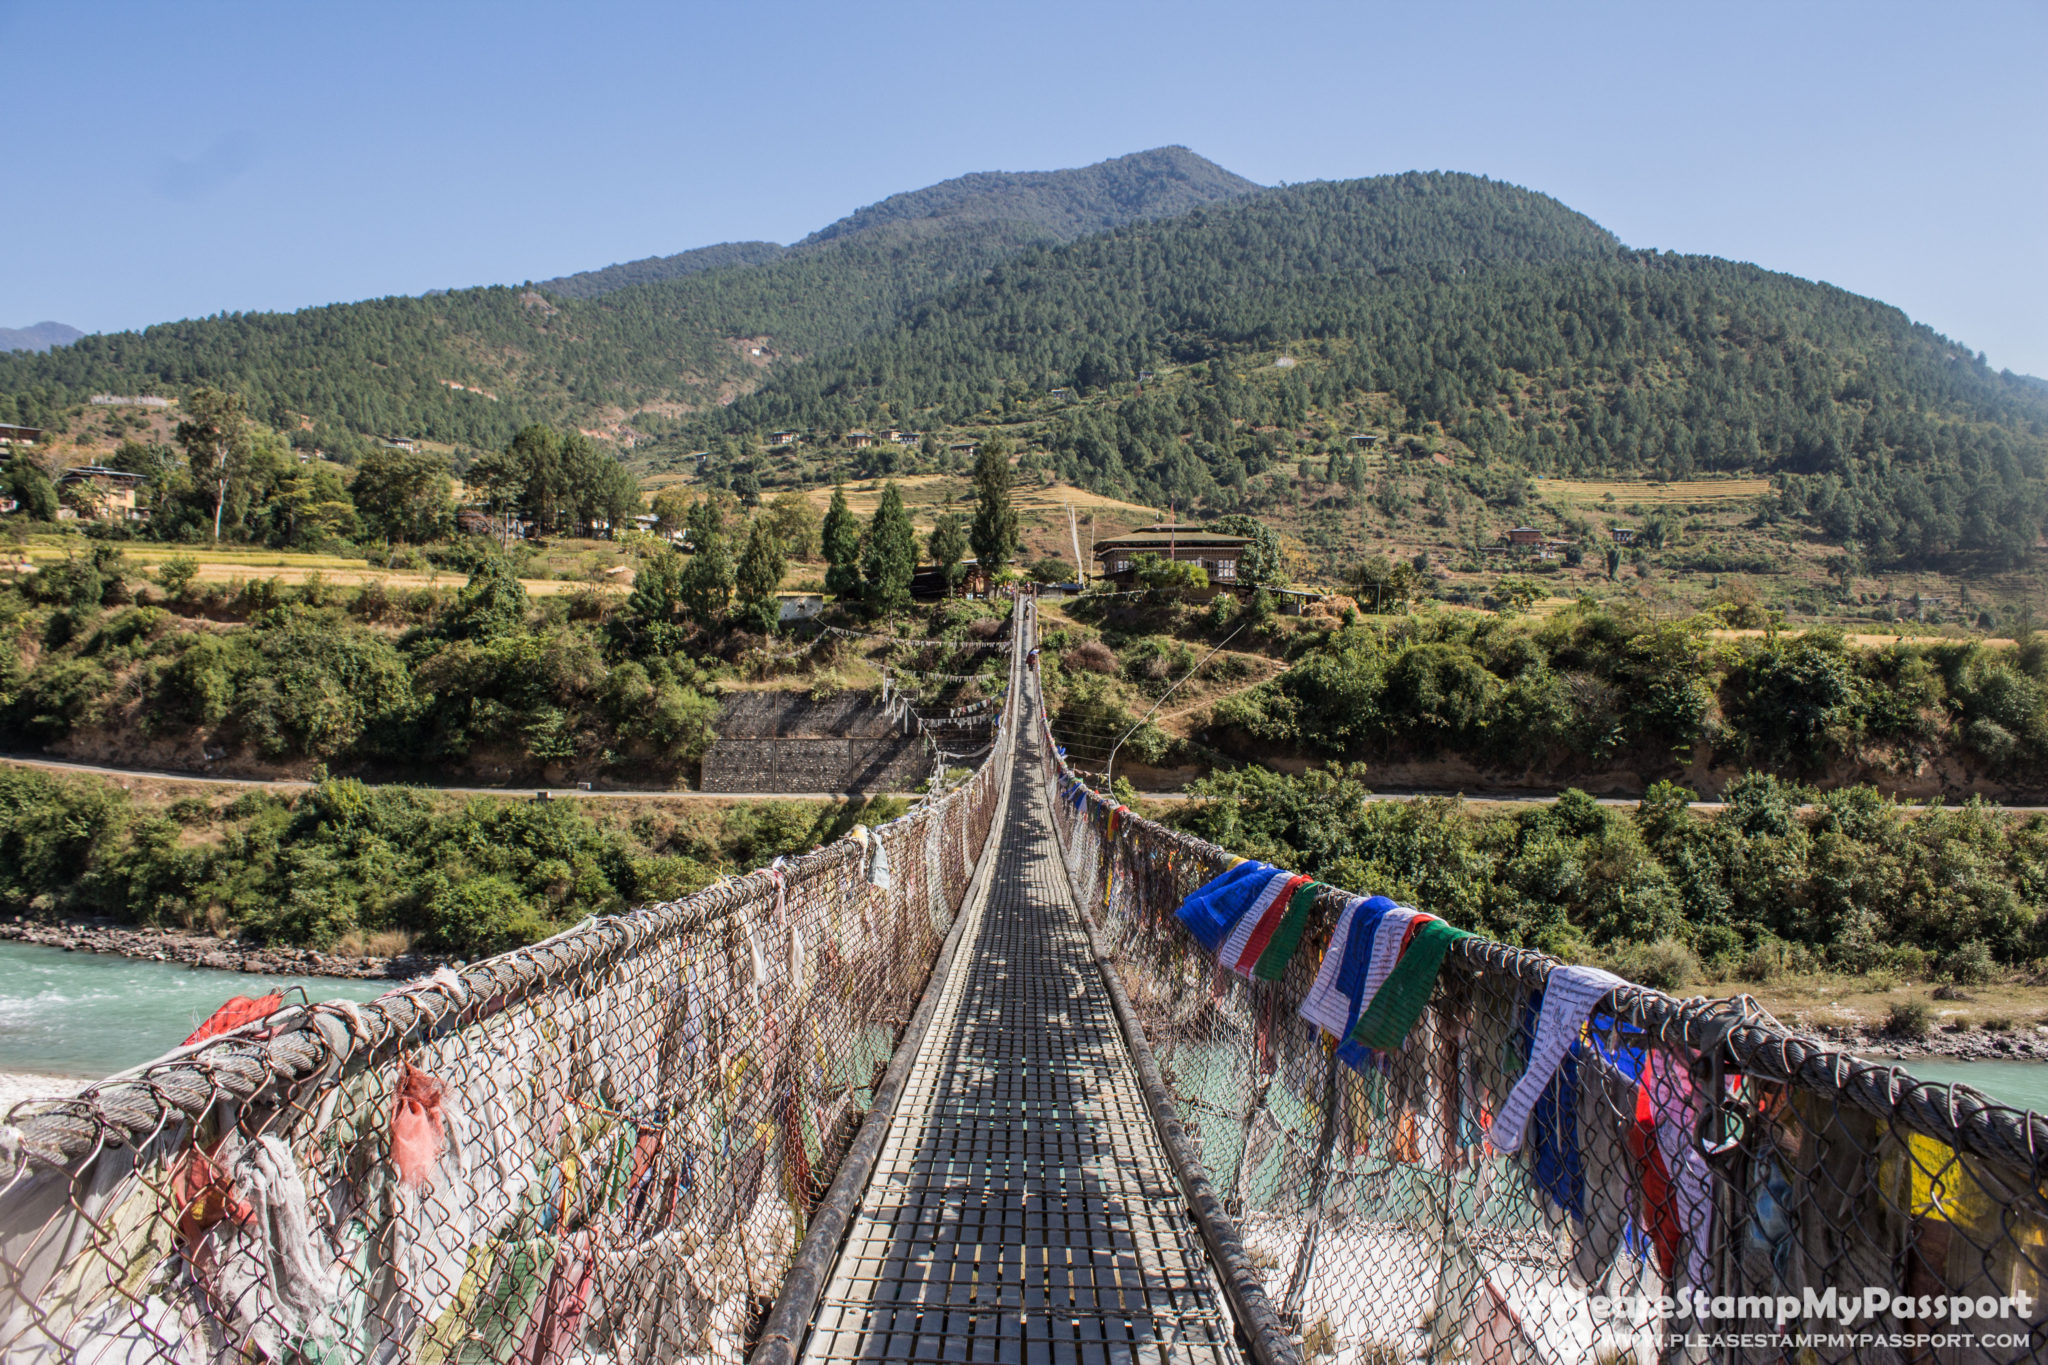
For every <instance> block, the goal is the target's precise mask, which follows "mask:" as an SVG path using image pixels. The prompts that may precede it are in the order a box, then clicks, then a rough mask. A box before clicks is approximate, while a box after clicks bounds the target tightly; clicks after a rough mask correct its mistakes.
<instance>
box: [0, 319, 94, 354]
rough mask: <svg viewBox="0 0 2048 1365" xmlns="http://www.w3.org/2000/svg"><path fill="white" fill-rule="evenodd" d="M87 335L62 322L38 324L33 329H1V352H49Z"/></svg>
mask: <svg viewBox="0 0 2048 1365" xmlns="http://www.w3.org/2000/svg"><path fill="white" fill-rule="evenodd" d="M84 335H85V333H83V332H81V331H79V330H78V329H77V328H76V327H67V326H66V325H64V324H63V323H61V322H38V323H36V324H35V325H34V326H33V327H0V351H47V350H49V349H50V348H51V347H52V346H64V345H68V344H70V343H71V342H74V341H76V340H78V339H79V338H80V337H82V336H84Z"/></svg>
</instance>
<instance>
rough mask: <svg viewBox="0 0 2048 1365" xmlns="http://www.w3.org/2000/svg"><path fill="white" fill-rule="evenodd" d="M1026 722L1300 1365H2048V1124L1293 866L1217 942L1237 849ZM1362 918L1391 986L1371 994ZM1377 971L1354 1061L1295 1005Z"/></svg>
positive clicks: (1122, 963)
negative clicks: (1117, 800) (1251, 918)
mask: <svg viewBox="0 0 2048 1365" xmlns="http://www.w3.org/2000/svg"><path fill="white" fill-rule="evenodd" d="M1031 723H1033V724H1036V725H1038V726H1040V727H1041V729H1042V731H1043V733H1044V737H1045V740H1046V743H1045V744H1044V745H1042V746H1040V747H1041V752H1042V753H1043V754H1045V755H1046V758H1045V760H1044V773H1043V778H1044V780H1045V781H1046V782H1047V783H1048V784H1050V786H1051V787H1052V789H1053V796H1054V800H1053V806H1054V810H1055V812H1056V813H1055V817H1054V820H1055V824H1056V826H1057V833H1058V838H1059V843H1060V846H1061V849H1062V851H1063V854H1064V857H1065V859H1066V864H1067V868H1068V872H1069V875H1070V876H1071V878H1072V880H1073V884H1074V888H1075V892H1076V896H1077V899H1079V901H1080V902H1081V904H1082V905H1083V906H1084V908H1085V909H1086V910H1087V912H1088V913H1090V914H1091V915H1092V916H1093V917H1094V919H1095V921H1096V930H1097V933H1098V936H1099V938H1100V940H1101V941H1102V943H1103V945H1104V951H1105V954H1106V957H1107V960H1108V962H1109V965H1110V967H1111V970H1112V971H1113V972H1114V973H1115V974H1116V975H1117V977H1118V979H1119V981H1120V982H1121V984H1122V987H1123V990H1124V993H1125V995H1126V996H1127V997H1128V998H1129V1000H1130V1001H1131V1003H1132V1007H1133V1010H1134V1011H1135V1013H1136V1015H1137V1016H1138V1019H1139V1020H1140V1022H1141V1024H1142V1027H1143V1031H1144V1034H1145V1037H1146V1040H1147V1041H1148V1043H1149V1045H1150V1047H1151V1049H1152V1051H1153V1054H1154V1056H1155V1058H1156V1060H1157V1064H1158V1067H1159V1071H1160V1073H1161V1075H1162V1077H1163V1078H1164V1080H1165V1083H1166V1085H1167V1086H1168V1088H1169V1089H1170V1090H1171V1092H1172V1095H1173V1099H1174V1102H1175V1104H1176V1106H1177V1109H1178V1113H1179V1116H1180V1118H1181V1121H1182V1123H1183V1124H1184V1126H1185V1128H1186V1130H1187V1131H1188V1133H1189V1134H1190V1135H1191V1136H1192V1137H1193V1139H1194V1142H1195V1145H1196V1146H1197V1148H1198V1150H1199V1154H1200V1159H1201V1162H1202V1164H1203V1166H1204V1167H1206V1171H1207V1173H1208V1177H1209V1179H1210V1181H1211V1182H1212V1183H1213V1185H1214V1187H1215V1188H1216V1190H1217V1191H1218V1192H1219V1193H1220V1194H1221V1196H1222V1198H1223V1201H1224V1205H1225V1208H1226V1210H1227V1212H1228V1213H1229V1214H1230V1215H1231V1217H1232V1218H1234V1219H1235V1221H1236V1224H1237V1232H1238V1233H1239V1235H1240V1237H1241V1239H1242V1242H1243V1244H1244V1246H1245V1248H1246V1250H1247V1252H1248V1253H1249V1258H1250V1260H1251V1262H1252V1264H1253V1265H1254V1266H1256V1267H1257V1268H1258V1270H1259V1273H1260V1274H1261V1275H1262V1277H1263V1283H1264V1288H1265V1291H1266V1294H1267V1296H1268V1297H1269V1298H1270V1300H1271V1302H1272V1303H1273V1304H1274V1306H1275V1308H1276V1310H1277V1312H1278V1315H1279V1317H1280V1319H1281V1324H1282V1326H1283V1327H1284V1328H1285V1329H1286V1330H1287V1331H1288V1332H1289V1333H1290V1334H1291V1335H1292V1336H1293V1338H1294V1340H1295V1341H1296V1343H1297V1344H1298V1346H1299V1349H1300V1352H1301V1355H1302V1357H1303V1358H1304V1359H1305V1360H1308V1361H1311V1362H1313V1361H1340V1362H1346V1363H1347V1365H1350V1363H1353V1362H1355V1363H1356V1365H1382V1363H1383V1362H1386V1363H1390V1362H1397V1361H1474V1362H1487V1363H1488V1365H1492V1363H1493V1362H1510V1361H1513V1362H1602V1363H1603V1365H1607V1363H1611V1362H1623V1361H1641V1362H1651V1361H1759V1362H1761V1361H1797V1362H1801V1365H1807V1363H1809V1362H1836V1361H1841V1362H1849V1361H1876V1362H1899V1363H1900V1365H1905V1363H1906V1362H1914V1363H1916V1365H1917V1363H1918V1362H1941V1363H1942V1365H1947V1363H1948V1362H1966V1361H1968V1362H1975V1361H2021V1360H2036V1359H2041V1358H2043V1357H2044V1356H2048V1327H2044V1319H2048V1311H2044V1310H2048V1303H2044V1301H2043V1294H2044V1292H2048V1291H2044V1286H2043V1280H2044V1277H2048V1184H2044V1177H2048V1121H2044V1120H2043V1119H2042V1118H2040V1117H2038V1116H2036V1115H2033V1114H2031V1113H2022V1112H2018V1111H2015V1110H2012V1109H2009V1108H2005V1107H2002V1106H1999V1105H1996V1104H1994V1103H1992V1102H1991V1101H1990V1100H1988V1099H1986V1098H1985V1097H1984V1096H1983V1095H1982V1094H1980V1093H1978V1092H1977V1091H1975V1090H1973V1089H1971V1088H1969V1087H1968V1086H1962V1085H1955V1086H1949V1085H1935V1084H1929V1083H1925V1082H1921V1081H1917V1080H1915V1079H1914V1078H1913V1077H1912V1076H1910V1075H1908V1074H1907V1073H1906V1072H1905V1071H1904V1070H1902V1069H1900V1068H1899V1067H1896V1066H1882V1065H1875V1064H1872V1063H1869V1062H1865V1061H1862V1060H1859V1059H1856V1058H1853V1057H1850V1056H1848V1055H1846V1054H1844V1053H1841V1052H1839V1051H1837V1050H1834V1049H1832V1048H1831V1047H1830V1046H1829V1045H1828V1044H1826V1043H1823V1042H1820V1041H1816V1040H1814V1039H1810V1038H1803V1037H1799V1036H1796V1035H1794V1034H1792V1033H1790V1032H1789V1031H1787V1030H1786V1029H1784V1028H1783V1027H1781V1026H1780V1025H1779V1024H1778V1023H1777V1022H1776V1021H1775V1020H1773V1019H1771V1018H1770V1016H1769V1015H1767V1014H1766V1013H1765V1012H1764V1011H1763V1010H1762V1009H1761V1008H1759V1007H1758V1006H1757V1005H1756V1004H1755V1002H1754V1001H1751V1000H1748V999H1747V998H1741V999H1737V1000H1732V1001H1719V1002H1709V1001H1706V1000H1703V999H1696V1000H1691V1001H1684V1002H1681V1001H1677V1000H1674V999H1672V998H1671V997H1669V996H1666V995H1664V994H1662V993H1660V992H1657V991H1653V990H1649V989H1646V988H1643V987H1640V986H1636V985H1633V984H1630V983H1627V982H1623V981H1620V980H1619V979H1618V978H1611V977H1603V976H1602V975H1601V974H1595V973H1591V972H1588V971H1587V970H1586V969H1582V968H1579V969H1565V968H1564V967H1563V964H1560V963H1558V962H1556V961H1555V960H1554V959H1551V958H1549V957H1546V956H1544V955H1542V954H1539V953H1535V952H1530V951H1527V950H1523V949H1517V948H1510V947H1506V946H1504V945H1501V944H1498V943H1492V942H1489V941H1486V940H1483V939H1480V938H1477V937H1458V936H1456V935H1455V934H1453V933H1451V932H1450V931H1449V929H1448V926H1441V925H1439V926H1438V927H1437V928H1436V929H1434V930H1430V931H1427V932H1423V931H1421V928H1420V926H1421V925H1424V924H1427V923H1428V920H1427V918H1426V917H1415V916H1414V915H1413V912H1412V911H1408V910H1406V909H1405V908H1403V907H1392V908H1390V907H1391V906H1392V903H1391V902H1375V901H1370V900H1360V899H1359V898H1358V897H1354V896H1352V895H1350V894H1349V893H1346V892H1343V891H1340V890H1337V889H1335V888H1331V887H1324V886H1320V885H1318V884H1315V883H1311V882H1308V880H1307V879H1306V878H1299V879H1295V878H1288V879H1286V880H1285V881H1284V882H1283V883H1282V884H1281V888H1280V893H1279V894H1280V895H1281V897H1282V900H1280V901H1276V902H1274V904H1275V905H1276V906H1281V907H1283V908H1282V909H1276V910H1275V911H1274V912H1273V914H1274V919H1275V920H1277V921H1278V924H1279V927H1278V928H1277V929H1275V930H1273V937H1274V938H1278V939H1281V940H1282V942H1281V943H1280V944H1279V947H1278V951H1277V952H1272V953H1269V952H1267V951H1264V950H1260V951H1256V952H1254V951H1253V950H1255V949H1259V947H1260V945H1259V942H1258V941H1257V934H1258V932H1261V931H1256V930H1255V931H1253V933H1252V935H1251V940H1252V941H1250V942H1249V943H1248V944H1245V945H1240V944H1238V943H1236V942H1226V943H1224V945H1223V947H1222V950H1221V953H1220V957H1219V952H1218V950H1217V948H1216V946H1215V945H1214V944H1212V943H1205V942H1203V941H1200V940H1199V939H1198V938H1197V936H1196V934H1195V933H1194V932H1192V931H1191V929H1190V927H1189V926H1190V924H1191V923H1199V922H1200V921H1199V919H1198V918H1197V917H1193V916H1191V917H1190V918H1189V919H1188V920H1185V921H1184V920H1183V918H1182V915H1181V914H1180V911H1181V909H1182V907H1183V904H1184V902H1186V901H1187V898H1188V897H1189V896H1190V894H1191V893H1194V892H1196V891H1197V889H1198V888H1203V887H1205V886H1207V885H1210V884H1212V883H1213V882H1214V880H1215V879H1217V878H1218V877H1219V876H1221V875H1222V874H1224V873H1226V872H1229V871H1230V870H1231V869H1232V868H1233V867H1237V866H1239V865H1240V864H1242V861H1243V860H1241V859H1238V858H1236V857H1234V856H1233V855H1231V854H1230V853H1229V852H1227V851H1226V850H1224V849H1221V848H1218V847H1216V846H1214V845H1211V844H1207V843H1204V842H1202V841H1200V840H1198V839H1195V838H1193V837H1190V836H1188V835H1185V834H1182V833H1180V832H1178V831H1175V830H1171V829H1167V828H1165V827H1163V826H1160V825H1158V824H1155V823H1153V822H1150V821H1147V820H1144V819H1140V818H1138V817H1136V816H1135V815H1134V814H1132V813H1131V812H1129V811H1127V810H1124V809H1122V808H1120V807H1118V806H1117V805H1115V804H1114V803H1113V802H1112V801H1110V800H1108V799H1106V798H1105V797H1103V796H1102V795H1100V794H1098V793H1096V792H1094V791H1091V790H1090V789H1089V788H1088V787H1087V786H1086V785H1085V784H1084V783H1083V782H1082V781H1081V780H1080V779H1079V778H1078V777H1077V776H1076V775H1075V774H1074V773H1073V771H1072V770H1071V769H1070V768H1069V767H1068V765H1067V763H1066V760H1065V758H1064V756H1063V755H1061V754H1060V752H1059V750H1058V749H1057V747H1056V741H1055V740H1054V739H1053V736H1052V731H1051V729H1050V728H1049V726H1047V724H1046V720H1045V717H1044V715H1043V713H1042V712H1041V713H1039V714H1038V715H1036V716H1034V718H1033V720H1032V722H1031ZM1274 871H1276V870H1273V869H1266V870H1264V871H1260V870H1259V869H1258V868H1243V869H1242V872H1241V875H1243V874H1251V875H1249V876H1247V877H1246V880H1245V882H1244V883H1243V884H1247V885H1248V884H1251V883H1253V882H1256V881H1257V880H1258V878H1259V877H1261V876H1265V875H1266V874H1267V873H1271V872H1274ZM1283 875H1284V874H1283ZM1226 885H1228V884H1226ZM1209 894H1213V895H1215V896H1217V897H1218V898H1219V899H1220V898H1221V897H1222V895H1223V894H1224V893H1223V892H1221V891H1212V892H1211V893H1209ZM1296 896H1298V897H1299V899H1295V897H1296ZM1198 904H1199V902H1198ZM1347 915H1348V916H1349V918H1347ZM1239 923H1240V924H1243V923H1244V921H1240V922H1239ZM1374 923H1376V924H1377V931H1376V932H1375V933H1372V934H1371V935H1370V936H1369V937H1370V939H1371V941H1373V942H1374V943H1376V944H1378V945H1379V950H1380V953H1381V954H1385V955H1386V956H1387V967H1391V974H1388V975H1386V976H1385V977H1384V984H1383V985H1381V986H1380V987H1379V991H1378V993H1377V994H1375V993H1374V992H1373V991H1372V990H1371V988H1370V986H1369V985H1368V986H1367V987H1366V988H1365V989H1364V991H1363V993H1362V995H1361V994H1360V993H1359V991H1358V984H1357V983H1358V982H1359V981H1360V980H1361V979H1362V980H1363V981H1365V982H1368V983H1369V982H1371V980H1372V973H1373V971H1374V956H1373V955H1367V956H1365V957H1363V958H1354V957H1351V956H1350V953H1351V951H1352V949H1353V947H1354V945H1361V944H1363V943H1365V942H1366V941H1367V937H1368V936H1367V934H1366V932H1365V931H1366V929H1367V927H1368V925H1369V924H1374ZM1289 934H1294V935H1298V938H1297V939H1295V941H1294V942H1293V944H1292V945H1291V947H1290V945H1288V944H1287V943H1286V942H1285V941H1284V940H1285V939H1286V936H1287V935H1289ZM1333 941H1334V942H1335V943H1336V946H1335V947H1334V948H1333V947H1332V944H1333ZM1389 943H1391V944H1392V949H1391V950H1389V949H1388V947H1387V945H1388V944H1389ZM1404 945H1405V946H1404ZM1274 946H1275V945H1274V943H1273V942H1272V941H1271V940H1267V941H1266V942H1265V944H1264V948H1265V949H1273V948H1274ZM1360 951H1361V952H1362V951H1363V949H1362V948H1360ZM1438 952H1441V953H1442V957H1441V960H1440V965H1435V966H1434V967H1433V966H1432V964H1430V963H1429V962H1428V961H1426V960H1425V961H1420V962H1418V963H1417V965H1416V968H1415V969H1414V970H1413V971H1412V972H1410V973H1408V974H1407V975H1406V976H1405V977H1404V975H1403V973H1402V969H1401V967H1400V966H1399V965H1397V964H1401V963H1405V962H1407V961H1409V960H1410V959H1411V958H1415V957H1417V956H1418V954H1419V955H1420V956H1421V957H1422V958H1425V959H1426V958H1427V957H1429V956H1431V955H1433V954H1435V953H1438ZM1233 953H1236V957H1235V959H1234V960H1235V962H1236V963H1238V964H1249V965H1250V967H1251V970H1250V971H1249V973H1248V974H1243V975H1241V974H1240V973H1239V971H1238V970H1234V969H1232V968H1231V967H1230V966H1228V965H1224V964H1228V963H1231V962H1232V961H1233ZM1333 953H1341V954H1343V955H1344V956H1343V957H1342V958H1337V957H1332V956H1331V954H1333ZM1393 953H1398V954H1399V956H1398V957H1396V956H1393V955H1392V954H1393ZM1359 963H1362V965H1363V971H1364V973H1365V975H1364V976H1363V978H1360V977H1352V978H1350V981H1351V983H1352V986H1351V989H1352V991H1353V994H1354V996H1356V997H1357V998H1360V999H1361V1000H1362V1001H1366V1002H1372V1006H1376V1007H1377V1008H1374V1007H1370V1006H1369V1007H1368V1008H1366V1009H1365V1010H1364V1011H1363V1012H1359V1011H1357V1010H1340V1011H1339V1014H1338V1016H1336V1027H1337V1028H1339V1029H1342V1030H1344V1032H1343V1033H1342V1036H1343V1037H1344V1038H1345V1039H1346V1040H1347V1045H1346V1046H1344V1047H1342V1048H1341V1049H1340V1048H1339V1047H1338V1046H1337V1043H1336V1038H1335V1037H1333V1036H1332V1033H1331V1032H1329V1031H1326V1028H1325V1027H1323V1026H1319V1025H1318V1024H1317V1023H1313V1022H1310V1021H1309V1019H1307V1018H1304V1017H1303V1013H1302V1011H1303V1008H1304V1006H1305V1005H1307V1006H1308V1008H1309V1013H1310V1014H1311V1015H1312V1016H1318V1015H1319V1016H1321V1017H1323V1018H1324V1019H1325V1020H1326V1021H1328V1020H1330V1019H1331V1018H1332V1016H1331V1015H1330V1013H1329V1011H1330V1009H1331V1008H1332V999H1333V997H1332V995H1331V993H1330V992H1331V990H1332V989H1333V988H1334V987H1336V986H1337V985H1339V984H1341V983H1342V982H1344V980H1345V977H1344V973H1345V972H1346V971H1347V970H1355V969H1356V968H1355V967H1354V965H1353V964H1359ZM1326 969H1327V970H1328V974H1327V975H1326V974H1325V972H1326ZM1381 970H1383V971H1384V970H1386V967H1383V968H1381ZM1553 973H1557V974H1556V975H1555V976H1553ZM1319 982H1320V983H1321V986H1322V989H1319V986H1318V983H1319ZM1404 993H1405V995H1406V997H1407V1000H1408V1004H1409V1006H1410V1007H1411V1008H1412V1009H1413V1010H1414V1015H1413V1019H1412V1026H1411V1027H1409V1028H1407V1030H1406V1032H1405V1036H1402V1035H1401V1033H1400V1024H1401V1022H1402V1020H1401V1019H1400V1018H1398V1017H1396V1018H1393V1019H1392V1021H1391V1023H1390V1021H1389V1018H1388V1015H1389V1013H1390V1012H1391V1013H1393V1014H1395V1015H1398V1014H1399V1012H1400V1008H1401V1004H1400V1001H1399V1000H1398V999H1391V1000H1390V997H1398V996H1402V995H1403V994H1404ZM1546 996H1548V997H1550V999H1548V1000H1546ZM1336 998H1337V999H1338V1000H1339V1001H1340V1002H1341V1000H1342V996H1341V992H1340V993H1339V995H1338V996H1337V997H1336ZM1546 1006H1547V1008H1546ZM1354 1020H1355V1021H1356V1022H1355V1024H1354ZM1383 1029H1390V1030H1391V1031H1389V1032H1381V1031H1380V1030H1383ZM1362 1034H1363V1035H1365V1036H1370V1037H1373V1038H1375V1039H1376V1040H1377V1041H1378V1042H1380V1043H1381V1044H1383V1046H1380V1047H1377V1048H1375V1047H1368V1046H1361V1045H1360V1043H1359V1042H1358V1041H1356V1040H1357V1039H1359V1038H1360V1037H1361V1035H1362ZM1525 1075H1527V1076H1528V1083H1527V1085H1520V1082H1522V1080H1523V1078H1524V1076H1525ZM1518 1091H1519V1093H1518ZM1509 1148H1511V1149H1512V1150H1504V1149H1509Z"/></svg>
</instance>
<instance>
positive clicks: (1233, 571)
mask: <svg viewBox="0 0 2048 1365" xmlns="http://www.w3.org/2000/svg"><path fill="white" fill-rule="evenodd" d="M1216 576H1217V577H1218V578H1235V577H1237V561H1236V560H1234V559H1219V560H1217V561H1216Z"/></svg>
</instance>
